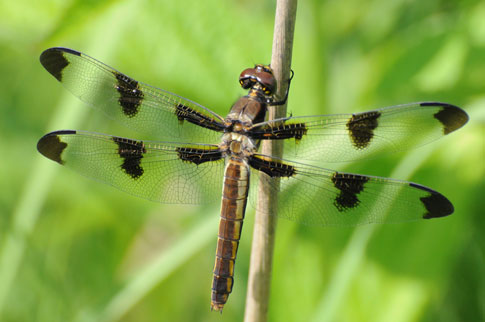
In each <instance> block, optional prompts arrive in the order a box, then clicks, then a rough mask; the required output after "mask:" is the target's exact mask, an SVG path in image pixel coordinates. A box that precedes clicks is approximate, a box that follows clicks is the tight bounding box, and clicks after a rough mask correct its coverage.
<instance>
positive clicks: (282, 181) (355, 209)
mask: <svg viewBox="0 0 485 322" xmlns="http://www.w3.org/2000/svg"><path fill="white" fill-rule="evenodd" d="M255 159H256V160H255ZM250 164H252V167H253V169H254V170H255V171H253V173H252V175H253V176H252V183H253V185H252V187H251V189H252V192H251V199H253V201H252V204H253V205H255V204H256V203H255V202H254V197H256V194H257V187H256V185H255V183H257V182H258V181H259V179H260V177H262V178H264V179H265V180H269V186H270V190H271V192H272V193H278V192H279V194H278V209H277V215H278V217H281V218H285V219H289V220H293V221H297V222H300V223H303V224H307V225H316V226H356V225H360V224H368V223H397V222H406V221H413V220H419V219H430V218H437V217H444V216H448V215H450V214H451V213H453V205H452V204H451V203H450V201H449V200H448V199H446V197H444V196H443V195H442V194H440V193H439V192H436V191H434V190H432V189H430V188H427V187H424V186H422V185H419V184H415V183H412V182H407V181H400V180H394V179H388V178H381V177H373V176H364V175H358V174H351V173H343V172H336V171H332V170H328V169H324V168H320V167H315V166H310V165H305V164H300V163H295V162H289V161H287V160H282V159H276V158H272V157H269V156H264V155H255V156H253V157H252V161H251V162H250ZM256 207H257V206H256ZM261 210H262V209H261Z"/></svg>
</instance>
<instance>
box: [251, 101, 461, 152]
mask: <svg viewBox="0 0 485 322" xmlns="http://www.w3.org/2000/svg"><path fill="white" fill-rule="evenodd" d="M467 121H468V115H467V114H466V113H465V112H464V111H463V110H462V109H460V108H459V107H456V106H454V105H450V104H446V103H438V102H422V103H412V104H405V105H399V106H393V107H387V108H382V109H377V110H374V111H368V112H363V113H357V114H335V115H317V116H309V117H290V118H286V119H279V120H273V121H268V122H264V123H260V124H256V125H254V127H253V129H251V132H250V133H251V135H252V136H253V138H256V139H284V140H285V144H284V153H285V157H287V158H291V159H295V160H318V161H326V162H340V161H352V160H357V159H361V158H366V157H373V156H375V155H377V154H379V153H382V152H395V151H402V150H407V149H411V148H414V147H417V146H420V145H423V144H426V143H428V142H431V141H433V140H436V139H439V138H440V137H443V136H444V135H447V134H449V133H451V132H453V131H455V130H457V129H459V128H460V127H462V126H463V125H464V124H465V123H466V122H467Z"/></svg>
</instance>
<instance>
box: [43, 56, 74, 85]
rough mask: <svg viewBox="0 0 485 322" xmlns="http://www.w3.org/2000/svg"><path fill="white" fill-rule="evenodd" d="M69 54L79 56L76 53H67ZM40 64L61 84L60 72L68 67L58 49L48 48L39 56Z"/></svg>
mask: <svg viewBox="0 0 485 322" xmlns="http://www.w3.org/2000/svg"><path fill="white" fill-rule="evenodd" d="M67 52H69V53H71V54H75V55H78V56H80V55H81V54H80V53H79V52H77V51H72V50H69V51H67ZM40 63H41V64H42V66H44V68H45V69H46V70H47V71H48V72H49V73H51V75H52V76H54V77H55V78H56V79H57V80H58V81H59V82H62V72H63V70H64V69H65V68H66V67H67V66H68V65H69V61H68V60H67V58H66V57H65V56H64V53H63V51H62V50H61V49H60V48H49V49H47V50H45V51H44V52H43V53H42V54H41V55H40Z"/></svg>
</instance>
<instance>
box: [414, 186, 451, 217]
mask: <svg viewBox="0 0 485 322" xmlns="http://www.w3.org/2000/svg"><path fill="white" fill-rule="evenodd" d="M409 185H410V186H411V187H413V188H416V189H419V190H422V191H426V192H427V193H428V195H426V196H424V197H421V198H419V199H420V200H421V202H422V203H423V206H424V207H425V209H426V211H427V212H426V213H425V214H424V215H423V218H424V219H432V218H440V217H446V216H449V215H451V214H452V213H453V212H454V211H455V208H454V207H453V204H452V203H451V202H450V201H449V200H448V199H447V198H446V197H445V196H443V195H442V194H441V193H439V192H437V191H435V190H433V189H430V188H428V187H425V186H422V185H420V184H417V183H413V182H410V183H409Z"/></svg>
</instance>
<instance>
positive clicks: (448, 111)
mask: <svg viewBox="0 0 485 322" xmlns="http://www.w3.org/2000/svg"><path fill="white" fill-rule="evenodd" d="M420 105H421V106H441V109H440V111H439V112H437V113H435V114H434V115H433V116H434V118H435V119H437V120H438V121H440V122H441V124H443V134H444V135H447V134H450V133H451V132H453V131H456V130H458V129H459V128H460V127H462V126H463V125H465V124H466V122H468V114H466V112H465V111H464V110H462V109H461V108H459V107H458V106H455V105H451V104H447V103H439V102H423V103H421V104H420Z"/></svg>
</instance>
